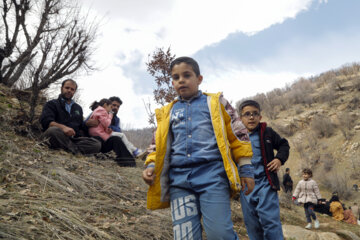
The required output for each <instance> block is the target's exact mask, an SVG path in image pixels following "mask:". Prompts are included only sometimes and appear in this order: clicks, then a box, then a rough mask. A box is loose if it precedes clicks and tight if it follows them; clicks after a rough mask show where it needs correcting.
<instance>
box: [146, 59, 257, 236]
mask: <svg viewBox="0 0 360 240" xmlns="http://www.w3.org/2000/svg"><path fill="white" fill-rule="evenodd" d="M170 70H171V76H172V84H173V87H174V88H175V90H176V92H177V93H178V95H179V97H178V98H177V99H176V100H174V101H173V102H171V103H170V104H169V105H167V106H165V107H163V108H161V109H157V110H156V119H157V126H158V127H157V130H156V136H155V143H156V149H155V151H154V152H152V153H150V154H149V155H148V157H147V159H146V162H145V166H146V169H145V170H144V171H143V179H144V181H145V182H146V183H147V184H149V185H150V188H149V191H148V195H147V207H148V208H149V209H159V208H166V207H169V206H170V205H171V213H172V221H173V232H174V239H177V240H179V239H197V240H198V239H202V226H201V218H202V220H203V227H204V229H205V233H206V236H207V239H209V240H220V239H238V236H237V234H236V233H235V232H234V230H233V223H232V220H231V209H230V192H231V193H236V192H239V191H240V189H241V187H243V188H245V186H247V192H246V194H248V193H250V192H251V191H252V189H253V187H254V180H253V178H251V175H252V174H253V173H252V172H251V170H249V169H251V167H250V163H251V162H250V160H251V155H252V151H251V144H250V142H249V139H248V136H247V131H246V129H245V127H244V126H243V125H242V123H241V121H240V119H239V118H236V111H235V110H234V109H233V108H232V107H231V105H230V104H229V103H228V102H227V101H226V100H225V99H224V98H223V97H222V94H221V93H218V94H207V93H202V92H201V91H199V85H200V84H201V82H202V79H203V77H202V76H201V75H200V69H199V66H198V64H197V62H196V61H195V60H194V59H192V58H189V57H180V58H177V59H175V60H174V61H173V62H172V63H171V65H170ZM236 163H238V164H239V165H240V176H241V177H240V178H239V175H238V172H237V166H236Z"/></svg>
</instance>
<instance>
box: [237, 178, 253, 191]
mask: <svg viewBox="0 0 360 240" xmlns="http://www.w3.org/2000/svg"><path fill="white" fill-rule="evenodd" d="M240 181H241V189H242V190H241V191H244V190H245V186H247V189H246V192H245V195H249V194H250V193H251V192H252V190H254V187H255V181H254V179H253V178H249V177H242V178H240Z"/></svg>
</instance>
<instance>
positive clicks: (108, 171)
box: [0, 85, 360, 240]
mask: <svg viewBox="0 0 360 240" xmlns="http://www.w3.org/2000/svg"><path fill="white" fill-rule="evenodd" d="M24 104H25V103H21V102H19V101H18V100H17V99H16V97H15V96H14V95H13V94H12V92H11V91H10V89H7V88H5V87H4V86H2V85H0V122H1V125H0V131H1V137H0V238H3V239H164V240H166V239H172V226H171V216H170V211H169V210H168V209H165V210H159V211H149V210H147V209H146V191H147V186H146V185H145V184H144V183H143V181H142V179H141V172H142V165H143V161H142V160H140V159H137V167H136V168H121V167H119V166H118V165H116V163H115V162H114V161H113V160H112V159H111V156H110V157H109V156H108V155H102V154H98V155H97V156H82V155H72V154H69V153H66V152H64V151H54V150H49V149H48V148H47V147H46V146H44V144H43V143H41V142H39V141H38V140H37V137H36V133H37V131H36V130H37V127H36V122H35V123H33V124H32V125H31V126H30V125H28V124H26V122H24V121H23V120H22V118H23V116H24V114H22V111H21V110H22V109H23V108H24V106H25V108H26V104H25V105H24ZM34 126H35V127H34ZM304 131H306V130H304ZM293 136H294V137H297V135H296V134H294V135H293ZM352 139H354V138H352ZM149 140H150V139H149ZM290 140H291V142H293V141H294V140H293V139H292V137H291V139H290ZM295 156H296V155H295ZM292 157H293V156H292ZM296 163H297V162H296V159H295V158H294V159H293V158H292V159H290V160H289V164H294V165H295V164H296ZM288 199H289V197H288V196H286V195H284V194H283V193H281V202H282V204H281V206H282V208H281V219H282V223H283V224H284V232H285V235H286V237H287V239H310V238H309V236H312V237H314V238H313V239H329V238H324V237H322V238H321V237H320V236H330V235H331V234H332V235H331V236H335V237H336V238H332V239H356V238H355V237H356V235H357V236H360V229H359V227H358V226H354V225H349V224H345V223H339V222H335V221H333V220H332V219H331V218H330V217H328V216H319V218H320V222H321V224H322V225H321V228H320V229H319V230H316V231H314V230H313V231H306V230H304V229H303V226H304V225H305V218H304V213H303V209H302V207H299V206H294V205H291V204H289V202H288ZM232 218H233V221H234V225H235V226H234V228H235V230H236V231H237V232H238V233H239V236H240V238H241V239H248V238H247V235H246V230H245V227H244V223H243V218H242V213H241V206H240V204H239V201H236V200H233V201H232ZM299 231H300V234H298V232H299ZM329 234H330V235H329ZM352 234H353V235H352ZM354 234H355V235H354ZM351 236H353V237H351Z"/></svg>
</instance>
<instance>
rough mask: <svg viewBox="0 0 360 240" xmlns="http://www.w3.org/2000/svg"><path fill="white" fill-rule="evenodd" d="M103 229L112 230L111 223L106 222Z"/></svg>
mask: <svg viewBox="0 0 360 240" xmlns="http://www.w3.org/2000/svg"><path fill="white" fill-rule="evenodd" d="M102 227H103V228H105V229H108V228H110V223H109V222H105V223H104V224H103V226H102Z"/></svg>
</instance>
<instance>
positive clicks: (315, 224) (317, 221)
mask: <svg viewBox="0 0 360 240" xmlns="http://www.w3.org/2000/svg"><path fill="white" fill-rule="evenodd" d="M314 227H315V228H316V229H317V228H319V227H320V223H319V220H317V219H316V220H315V221H314Z"/></svg>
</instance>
